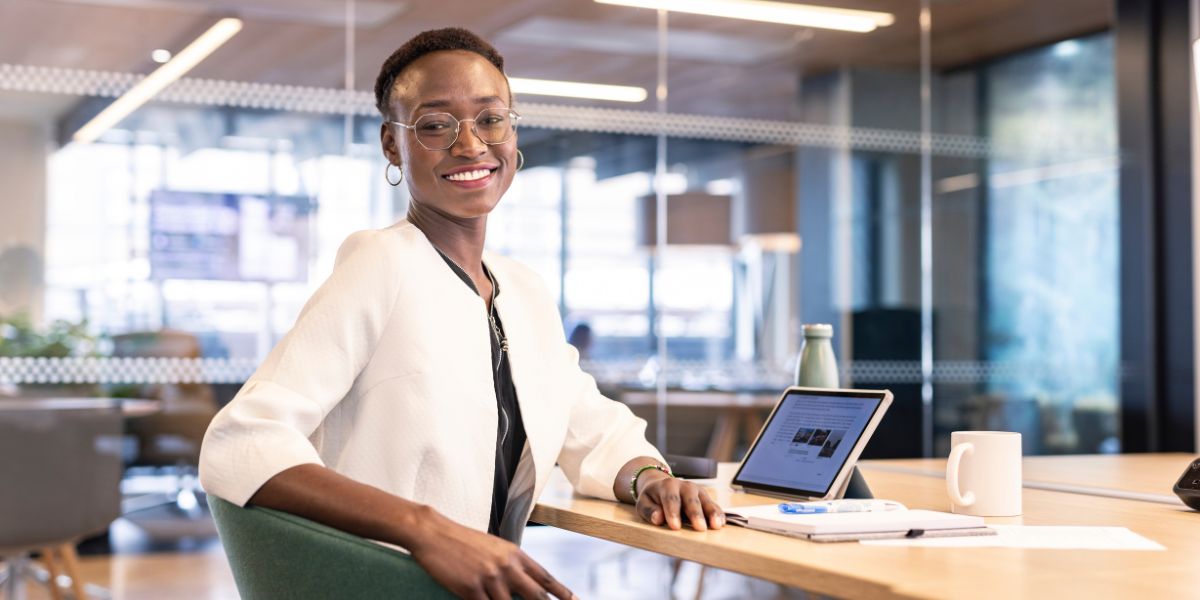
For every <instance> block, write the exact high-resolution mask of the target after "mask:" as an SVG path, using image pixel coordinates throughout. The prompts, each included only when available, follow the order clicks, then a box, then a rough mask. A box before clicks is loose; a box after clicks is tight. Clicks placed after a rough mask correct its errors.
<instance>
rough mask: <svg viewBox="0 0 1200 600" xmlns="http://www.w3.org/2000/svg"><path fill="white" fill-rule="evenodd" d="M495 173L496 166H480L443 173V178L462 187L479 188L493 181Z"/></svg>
mask: <svg viewBox="0 0 1200 600" xmlns="http://www.w3.org/2000/svg"><path fill="white" fill-rule="evenodd" d="M495 174H496V168H491V169H488V168H479V169H469V170H464V171H457V172H455V173H450V174H447V175H442V179H445V180H446V181H449V182H450V183H453V184H454V185H456V186H458V187H461V188H466V189H477V188H481V187H486V186H487V185H488V184H489V183H491V182H492V178H493V177H495Z"/></svg>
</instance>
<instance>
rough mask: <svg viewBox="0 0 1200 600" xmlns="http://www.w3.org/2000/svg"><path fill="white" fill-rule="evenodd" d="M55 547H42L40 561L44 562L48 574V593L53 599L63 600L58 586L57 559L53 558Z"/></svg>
mask: <svg viewBox="0 0 1200 600" xmlns="http://www.w3.org/2000/svg"><path fill="white" fill-rule="evenodd" d="M55 552H56V549H55V548H53V547H50V546H47V547H45V548H42V562H44V563H46V572H47V573H49V574H50V595H51V596H53V597H54V600H63V595H62V590H61V589H59V588H58V575H59V571H58V561H57V560H55V558H54V553H55Z"/></svg>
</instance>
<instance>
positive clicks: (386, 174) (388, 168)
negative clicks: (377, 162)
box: [383, 163, 404, 187]
mask: <svg viewBox="0 0 1200 600" xmlns="http://www.w3.org/2000/svg"><path fill="white" fill-rule="evenodd" d="M392 167H396V170H397V171H400V179H397V180H396V181H392V178H391V177H390V176H389V174H390V173H391V172H392ZM383 179H384V181H387V182H388V185H390V186H392V187H396V186H398V185H400V184H401V183H403V182H404V167H401V166H400V165H397V164H393V163H388V164H387V166H386V167H384V168H383Z"/></svg>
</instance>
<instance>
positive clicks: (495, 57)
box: [375, 27, 504, 118]
mask: <svg viewBox="0 0 1200 600" xmlns="http://www.w3.org/2000/svg"><path fill="white" fill-rule="evenodd" d="M444 50H466V51H468V52H474V53H476V54H478V55H480V56H482V57H484V58H486V59H487V60H488V62H490V63H492V64H493V65H495V67H496V69H498V70H499V71H500V72H501V73H503V72H504V57H503V56H500V53H499V52H497V51H496V49H495V48H494V47H492V45H491V44H489V43H488V42H487V40H484V39H483V38H481V37H479V36H478V35H476V34H474V33H472V32H471V31H468V30H466V29H463V28H461V27H446V28H444V29H430V30H429V31H422V32H421V33H418V34H417V35H415V36H413V37H412V39H410V40H408V41H407V42H405V43H404V45H403V46H400V47H399V48H397V49H396V51H395V52H393V53H392V55H391V56H389V57H388V58H387V60H385V61H383V66H382V67H380V69H379V77H376V78H375V108H378V109H379V112H380V113H381V114H382V115H383V116H384V117H385V118H386V117H387V116H388V103H389V102H390V101H391V99H392V88H393V87H394V86H395V85H396V78H397V77H399V76H400V73H402V72H403V71H404V69H406V68H408V66H409V65H411V64H412V63H413V62H414V61H416V60H417V59H418V58H421V57H422V56H425V55H426V54H430V53H433V52H441V51H444Z"/></svg>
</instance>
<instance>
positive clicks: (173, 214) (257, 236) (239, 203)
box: [150, 190, 311, 282]
mask: <svg viewBox="0 0 1200 600" xmlns="http://www.w3.org/2000/svg"><path fill="white" fill-rule="evenodd" d="M310 207H311V202H310V200H309V199H308V198H307V197H297V196H256V195H246V194H213V193H205V192H175V191H166V190H159V191H155V192H154V193H152V194H151V195H150V274H151V277H152V278H154V279H160V280H161V279H222V280H230V281H268V282H277V281H306V280H307V279H308V238H309V232H308V230H309V226H308V217H309V213H310Z"/></svg>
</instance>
